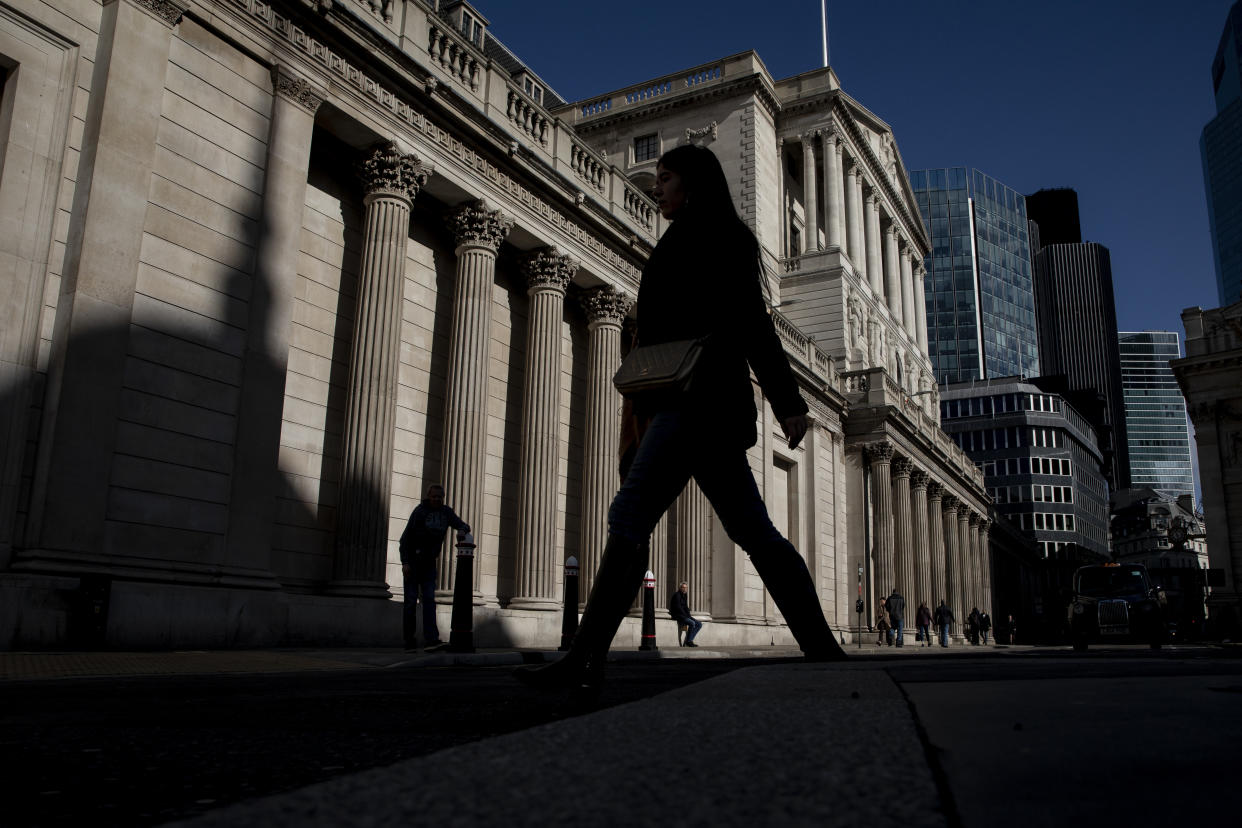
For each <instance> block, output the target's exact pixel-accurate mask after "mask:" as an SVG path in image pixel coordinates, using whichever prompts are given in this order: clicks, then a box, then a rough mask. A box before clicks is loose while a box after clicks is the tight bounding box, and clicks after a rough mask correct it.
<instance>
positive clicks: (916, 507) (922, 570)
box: [910, 469, 935, 607]
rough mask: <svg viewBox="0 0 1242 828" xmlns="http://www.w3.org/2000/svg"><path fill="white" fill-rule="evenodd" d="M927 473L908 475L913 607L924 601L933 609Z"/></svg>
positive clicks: (915, 471)
mask: <svg viewBox="0 0 1242 828" xmlns="http://www.w3.org/2000/svg"><path fill="white" fill-rule="evenodd" d="M928 479H929V478H928V475H927V472H925V471H923V470H922V469H915V470H914V471H913V472H911V473H910V507H911V509H910V511H911V517H910V525H911V527H912V529H913V531H912V532H911V533H910V534H911V542H912V545H913V547H914V548H913V552H914V576H913V577H912V578H911V582H912V583H913V584H914V593H915V595H914V606H916V607H917V606H918V602H919V601H926V602H927V606H928V607H934V606H935V604H933V603H932V597H931V549H930V548H929V546H930V544H929V540H928V536H927V481H928Z"/></svg>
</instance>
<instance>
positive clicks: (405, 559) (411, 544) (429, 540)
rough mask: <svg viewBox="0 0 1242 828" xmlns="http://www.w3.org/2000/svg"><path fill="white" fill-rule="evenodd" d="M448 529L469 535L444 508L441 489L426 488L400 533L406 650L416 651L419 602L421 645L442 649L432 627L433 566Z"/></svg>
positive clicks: (463, 523) (434, 590)
mask: <svg viewBox="0 0 1242 828" xmlns="http://www.w3.org/2000/svg"><path fill="white" fill-rule="evenodd" d="M449 529H456V530H457V531H458V532H459V533H469V532H470V526H469V525H468V524H467V523H466V522H465V521H464V520H462V519H461V518H459V517H458V516H457V513H456V512H454V511H453V510H452V509H451V508H450V507H448V506H445V505H444V487H443V486H440V485H433V486H428V487H427V494H426V495H425V496H424V497H423V499H422V501H421V502H420V503H419V504H418V505H417V506H415V507H414V511H413V513H411V514H410V519H409V521H408V522H406V524H405V531H404V532H402V533H401V544H400V552H401V582H402V586H403V587H404V590H405V605H404V606H403V607H402V611H401V626H402V632H403V633H404V636H405V647H406V649H407V650H414V649H417V648H418V632H417V625H418V603H419V601H421V602H422V604H423V646H424V647H426V648H427V649H428V650H431V651H434V650H439V649H443V648H444V646H445V644H444V642H443V641H441V640H440V629H439V627H438V626H437V625H436V563H437V561H438V559H439V557H440V549H441V547H443V546H444V536H445V534H446V533H447V532H448V530H449Z"/></svg>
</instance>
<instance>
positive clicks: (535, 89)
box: [522, 76, 543, 104]
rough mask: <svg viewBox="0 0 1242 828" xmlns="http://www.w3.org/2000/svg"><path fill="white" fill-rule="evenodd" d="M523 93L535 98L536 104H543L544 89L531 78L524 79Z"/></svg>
mask: <svg viewBox="0 0 1242 828" xmlns="http://www.w3.org/2000/svg"><path fill="white" fill-rule="evenodd" d="M522 91H523V92H525V93H526V94H527V95H529V96H530V97H531V98H533V99H534V101H535V103H537V104H542V103H543V87H541V86H540V85H539V84H537V83H535V82H534V81H533V80H531V79H530V76H527V77H525V78H523V79H522Z"/></svg>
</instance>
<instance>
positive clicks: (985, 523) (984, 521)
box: [979, 517, 992, 534]
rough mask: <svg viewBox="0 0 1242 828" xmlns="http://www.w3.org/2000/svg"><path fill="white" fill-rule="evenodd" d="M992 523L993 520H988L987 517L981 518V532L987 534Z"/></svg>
mask: <svg viewBox="0 0 1242 828" xmlns="http://www.w3.org/2000/svg"><path fill="white" fill-rule="evenodd" d="M991 525H992V521H990V520H988V519H987V518H985V517H981V518H979V531H980V532H982V533H984V534H987V531H988V527H989V526H991Z"/></svg>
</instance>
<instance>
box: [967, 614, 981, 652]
mask: <svg viewBox="0 0 1242 828" xmlns="http://www.w3.org/2000/svg"><path fill="white" fill-rule="evenodd" d="M966 633H967V638H968V639H969V640H970V643H971V644H974V645H975V646H976V647H977V646H979V608H978V607H971V608H970V615H967V616H966Z"/></svg>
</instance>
